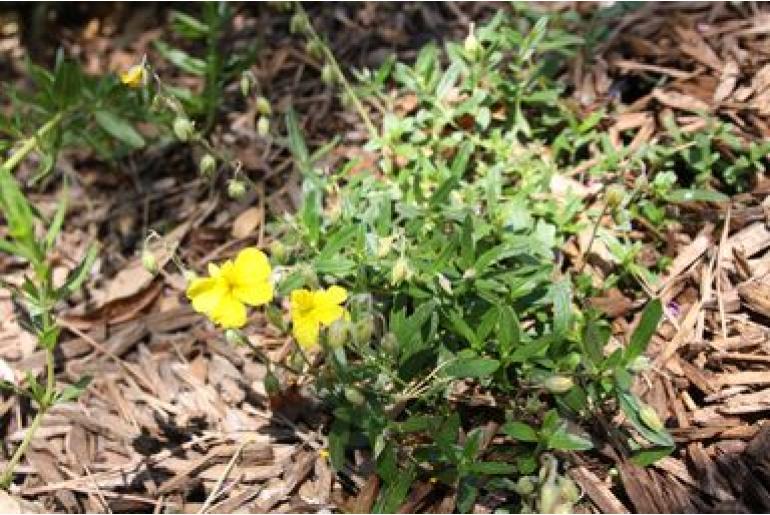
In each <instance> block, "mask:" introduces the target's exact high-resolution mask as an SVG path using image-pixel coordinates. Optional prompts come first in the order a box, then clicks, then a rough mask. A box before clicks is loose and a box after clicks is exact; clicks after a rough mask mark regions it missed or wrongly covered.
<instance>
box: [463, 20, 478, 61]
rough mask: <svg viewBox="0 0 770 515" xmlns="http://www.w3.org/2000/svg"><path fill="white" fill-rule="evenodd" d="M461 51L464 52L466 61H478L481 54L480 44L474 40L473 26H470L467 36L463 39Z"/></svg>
mask: <svg viewBox="0 0 770 515" xmlns="http://www.w3.org/2000/svg"><path fill="white" fill-rule="evenodd" d="M463 49H464V50H465V55H466V56H467V57H468V59H471V60H474V61H475V60H476V59H478V58H479V56H480V54H481V50H482V48H481V43H479V40H478V39H476V34H475V27H474V26H473V24H471V26H470V30H469V31H468V35H467V36H466V37H465V41H463Z"/></svg>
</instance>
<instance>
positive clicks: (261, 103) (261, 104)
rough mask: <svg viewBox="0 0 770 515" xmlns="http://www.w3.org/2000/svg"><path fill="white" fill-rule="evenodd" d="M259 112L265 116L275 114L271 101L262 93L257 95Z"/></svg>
mask: <svg viewBox="0 0 770 515" xmlns="http://www.w3.org/2000/svg"><path fill="white" fill-rule="evenodd" d="M257 112H259V114H261V115H264V116H270V115H271V114H273V108H272V107H271V106H270V101H269V100H268V99H266V98H265V97H263V96H261V95H260V96H258V97H257Z"/></svg>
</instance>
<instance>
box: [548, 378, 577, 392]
mask: <svg viewBox="0 0 770 515" xmlns="http://www.w3.org/2000/svg"><path fill="white" fill-rule="evenodd" d="M543 386H544V387H545V388H546V390H548V391H549V392H551V393H557V394H558V393H565V392H568V391H570V390H571V389H572V387H573V386H575V382H574V381H573V380H572V378H570V377H567V376H551V377H549V378H548V379H546V380H545V381H543Z"/></svg>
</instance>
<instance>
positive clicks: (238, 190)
mask: <svg viewBox="0 0 770 515" xmlns="http://www.w3.org/2000/svg"><path fill="white" fill-rule="evenodd" d="M245 194H246V185H245V184H244V183H243V181H239V180H238V179H231V180H230V182H228V183H227V195H228V196H229V197H230V198H231V199H233V200H238V199H240V198H242V197H243V196H244V195H245Z"/></svg>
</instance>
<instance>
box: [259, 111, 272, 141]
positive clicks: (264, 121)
mask: <svg viewBox="0 0 770 515" xmlns="http://www.w3.org/2000/svg"><path fill="white" fill-rule="evenodd" d="M269 133H270V119H269V118H267V117H266V116H260V117H259V120H257V134H259V135H260V136H262V137H263V138H264V137H265V136H267V135H268V134H269Z"/></svg>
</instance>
